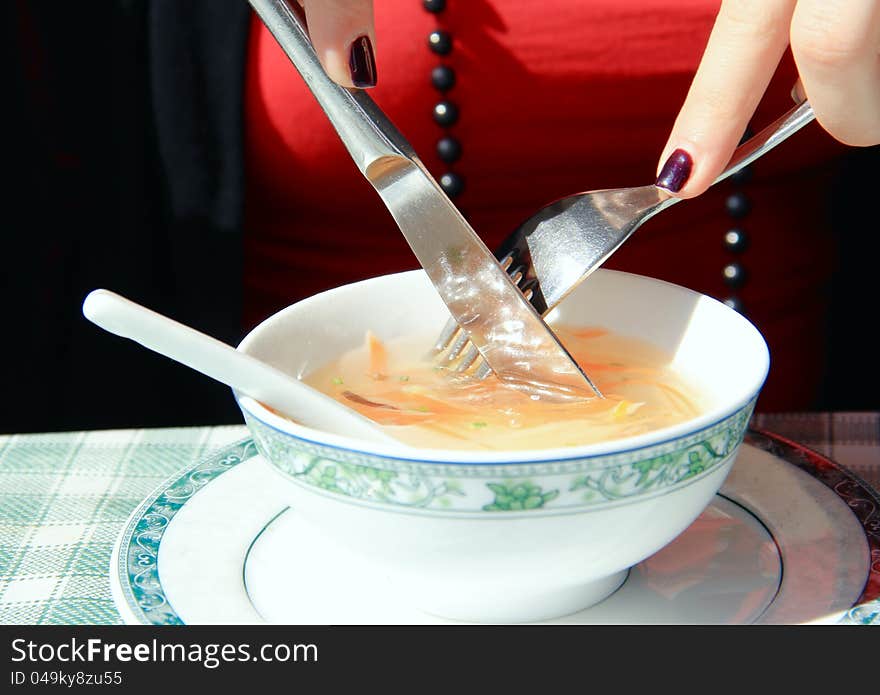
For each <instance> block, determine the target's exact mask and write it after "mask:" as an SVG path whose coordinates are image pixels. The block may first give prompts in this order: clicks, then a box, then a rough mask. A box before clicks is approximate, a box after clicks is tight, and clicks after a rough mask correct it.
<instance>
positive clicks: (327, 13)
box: [302, 0, 376, 89]
mask: <svg viewBox="0 0 880 695" xmlns="http://www.w3.org/2000/svg"><path fill="white" fill-rule="evenodd" d="M302 4H303V5H304V7H305V10H306V20H307V21H308V25H309V36H310V37H311V39H312V44H313V45H314V47H315V52H316V53H317V54H318V58H319V59H320V60H321V64H322V65H323V66H324V69H325V70H326V71H327V74H328V75H329V76H330V78H331V79H332V80H333V81H334V82H337V83H338V84H341V85H342V86H343V87H357V88H360V89H364V88H367V87H374V86H376V59H375V57H374V54H373V43H374V41H375V29H374V27H373V0H304V2H303V3H302Z"/></svg>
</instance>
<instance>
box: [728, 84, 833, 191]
mask: <svg viewBox="0 0 880 695" xmlns="http://www.w3.org/2000/svg"><path fill="white" fill-rule="evenodd" d="M815 118H816V114H815V113H813V107H812V106H810V102H808V101H804V102H802V103H800V104H798V105H797V106H795V107H794V108H792V109H791V110H790V111H788V112H787V113H785V114H783V115H782V116H780V117H779V118H777V119H776V120H775V121H773V123H771V124H770V125H768V126H767V127H766V128H764V129H763V130H762V131H761V132H760V133H758V134H757V135H754V136H752V137H751V138H749V139H748V140H746V141H745V142H744V143H743V144H742V145H740V146H739V147H737V148H736V149H735V150H734V152H733V157H731V159H730V162H728V164H727V167H726V168H725V169H724V171H722V172H721V175H720V176H719V177H718V178H717V179H715V181H713V183H712V185H713V186H714V185H715V184H716V183H718V182H719V181H723V180H724V179H726V178H727V177H729V176H733V174H735V173H736V172H738V171H739V170H740V169H743V168H744V167H746V166H748V165H749V164H751V163H752V162H754V161H755V160H756V159H757V158H758V157H760V156H761V155H763V154H766V153H767V152H769V151H770V150H772V149H773V148H774V147H776V146H777V145H778V144H779V143H781V142H782V141H783V140H787V139H788V138H789V137H790V136H792V135H794V134H795V133H796V132H798V131H799V130H800V129H801V128H803V127H804V126H805V125H807V124H808V123H811V122H812V121H813V120H814V119H815Z"/></svg>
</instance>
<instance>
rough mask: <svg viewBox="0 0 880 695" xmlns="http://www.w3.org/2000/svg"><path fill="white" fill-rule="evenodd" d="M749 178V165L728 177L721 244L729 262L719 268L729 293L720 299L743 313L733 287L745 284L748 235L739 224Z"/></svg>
mask: <svg viewBox="0 0 880 695" xmlns="http://www.w3.org/2000/svg"><path fill="white" fill-rule="evenodd" d="M752 134H753V133H752V129H751V128H746V132H745V134H744V135H743V138H742V141H743V142H744V141H746V140H748V139H749V138H750V137H752ZM751 180H752V165H749V166H747V167H744V168H742V169H740V170H739V171H738V172H736V173H735V174H734V175H733V176H731V177H730V181H731V185H732V186H733V191H732V192H731V193H730V195H728V196H727V200H725V202H724V207H725V210H726V212H727V216H728V217H729V218H730V219H731V221H732V225H731V226H730V228H729V229H728V230H727V231H726V232H725V233H724V248H725V249H726V250H727V252H728V253H729V254H730V260H729V262H728V263H727V265H725V266H724V269H723V270H722V271H721V273H722V276H723V278H724V284H725V285H727V287H728V288H729V289H730V296H728V297H727V299H725V300H724V303H725V304H726V305H727V306H729V307H730V308H731V309H735V310H736V311H738V312H739V313H741V314H745V312H746V308H745V305H744V304H743V302H742V299H740V297H739V295H738V294H737V291H738V290H739V289H741V288H742V287H743V285H745V283H746V280H747V279H748V273H747V272H746V269H745V267H744V266H743V264H742V257H743V254H744V253H745V251H746V249H748V247H749V235H748V234H747V233H746V230H745V229H744V228H743V223H744V220H745V218H746V217H747V216H748V214H749V213H750V212H751V211H752V202H751V201H750V200H749V197H748V196H747V195H746V193H745V190H744V189H745V187H746V184H748V183H749V181H751Z"/></svg>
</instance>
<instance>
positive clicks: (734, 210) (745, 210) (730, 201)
mask: <svg viewBox="0 0 880 695" xmlns="http://www.w3.org/2000/svg"><path fill="white" fill-rule="evenodd" d="M724 206H725V207H726V208H727V214H728V215H730V216H731V217H732V218H733V219H735V220H739V219H742V218H743V217H745V216H746V215H748V214H749V212H751V209H752V203H751V201H749V198H748V196H747V195H746V194H745V193H742V192H737V193H731V194H730V195H729V196H727V201H726V202H725V203H724Z"/></svg>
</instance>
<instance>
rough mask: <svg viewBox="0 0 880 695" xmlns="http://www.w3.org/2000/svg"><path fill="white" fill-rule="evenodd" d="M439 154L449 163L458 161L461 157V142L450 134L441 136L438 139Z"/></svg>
mask: <svg viewBox="0 0 880 695" xmlns="http://www.w3.org/2000/svg"><path fill="white" fill-rule="evenodd" d="M437 156H438V157H440V159H442V160H443V161H444V162H446V163H447V164H451V163H452V162H455V161H458V158H459V157H461V143H460V142H459V141H458V140H456V139H455V138H454V137H452V136H450V135H447V136H446V137H442V138H440V139H439V140H438V141H437Z"/></svg>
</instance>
